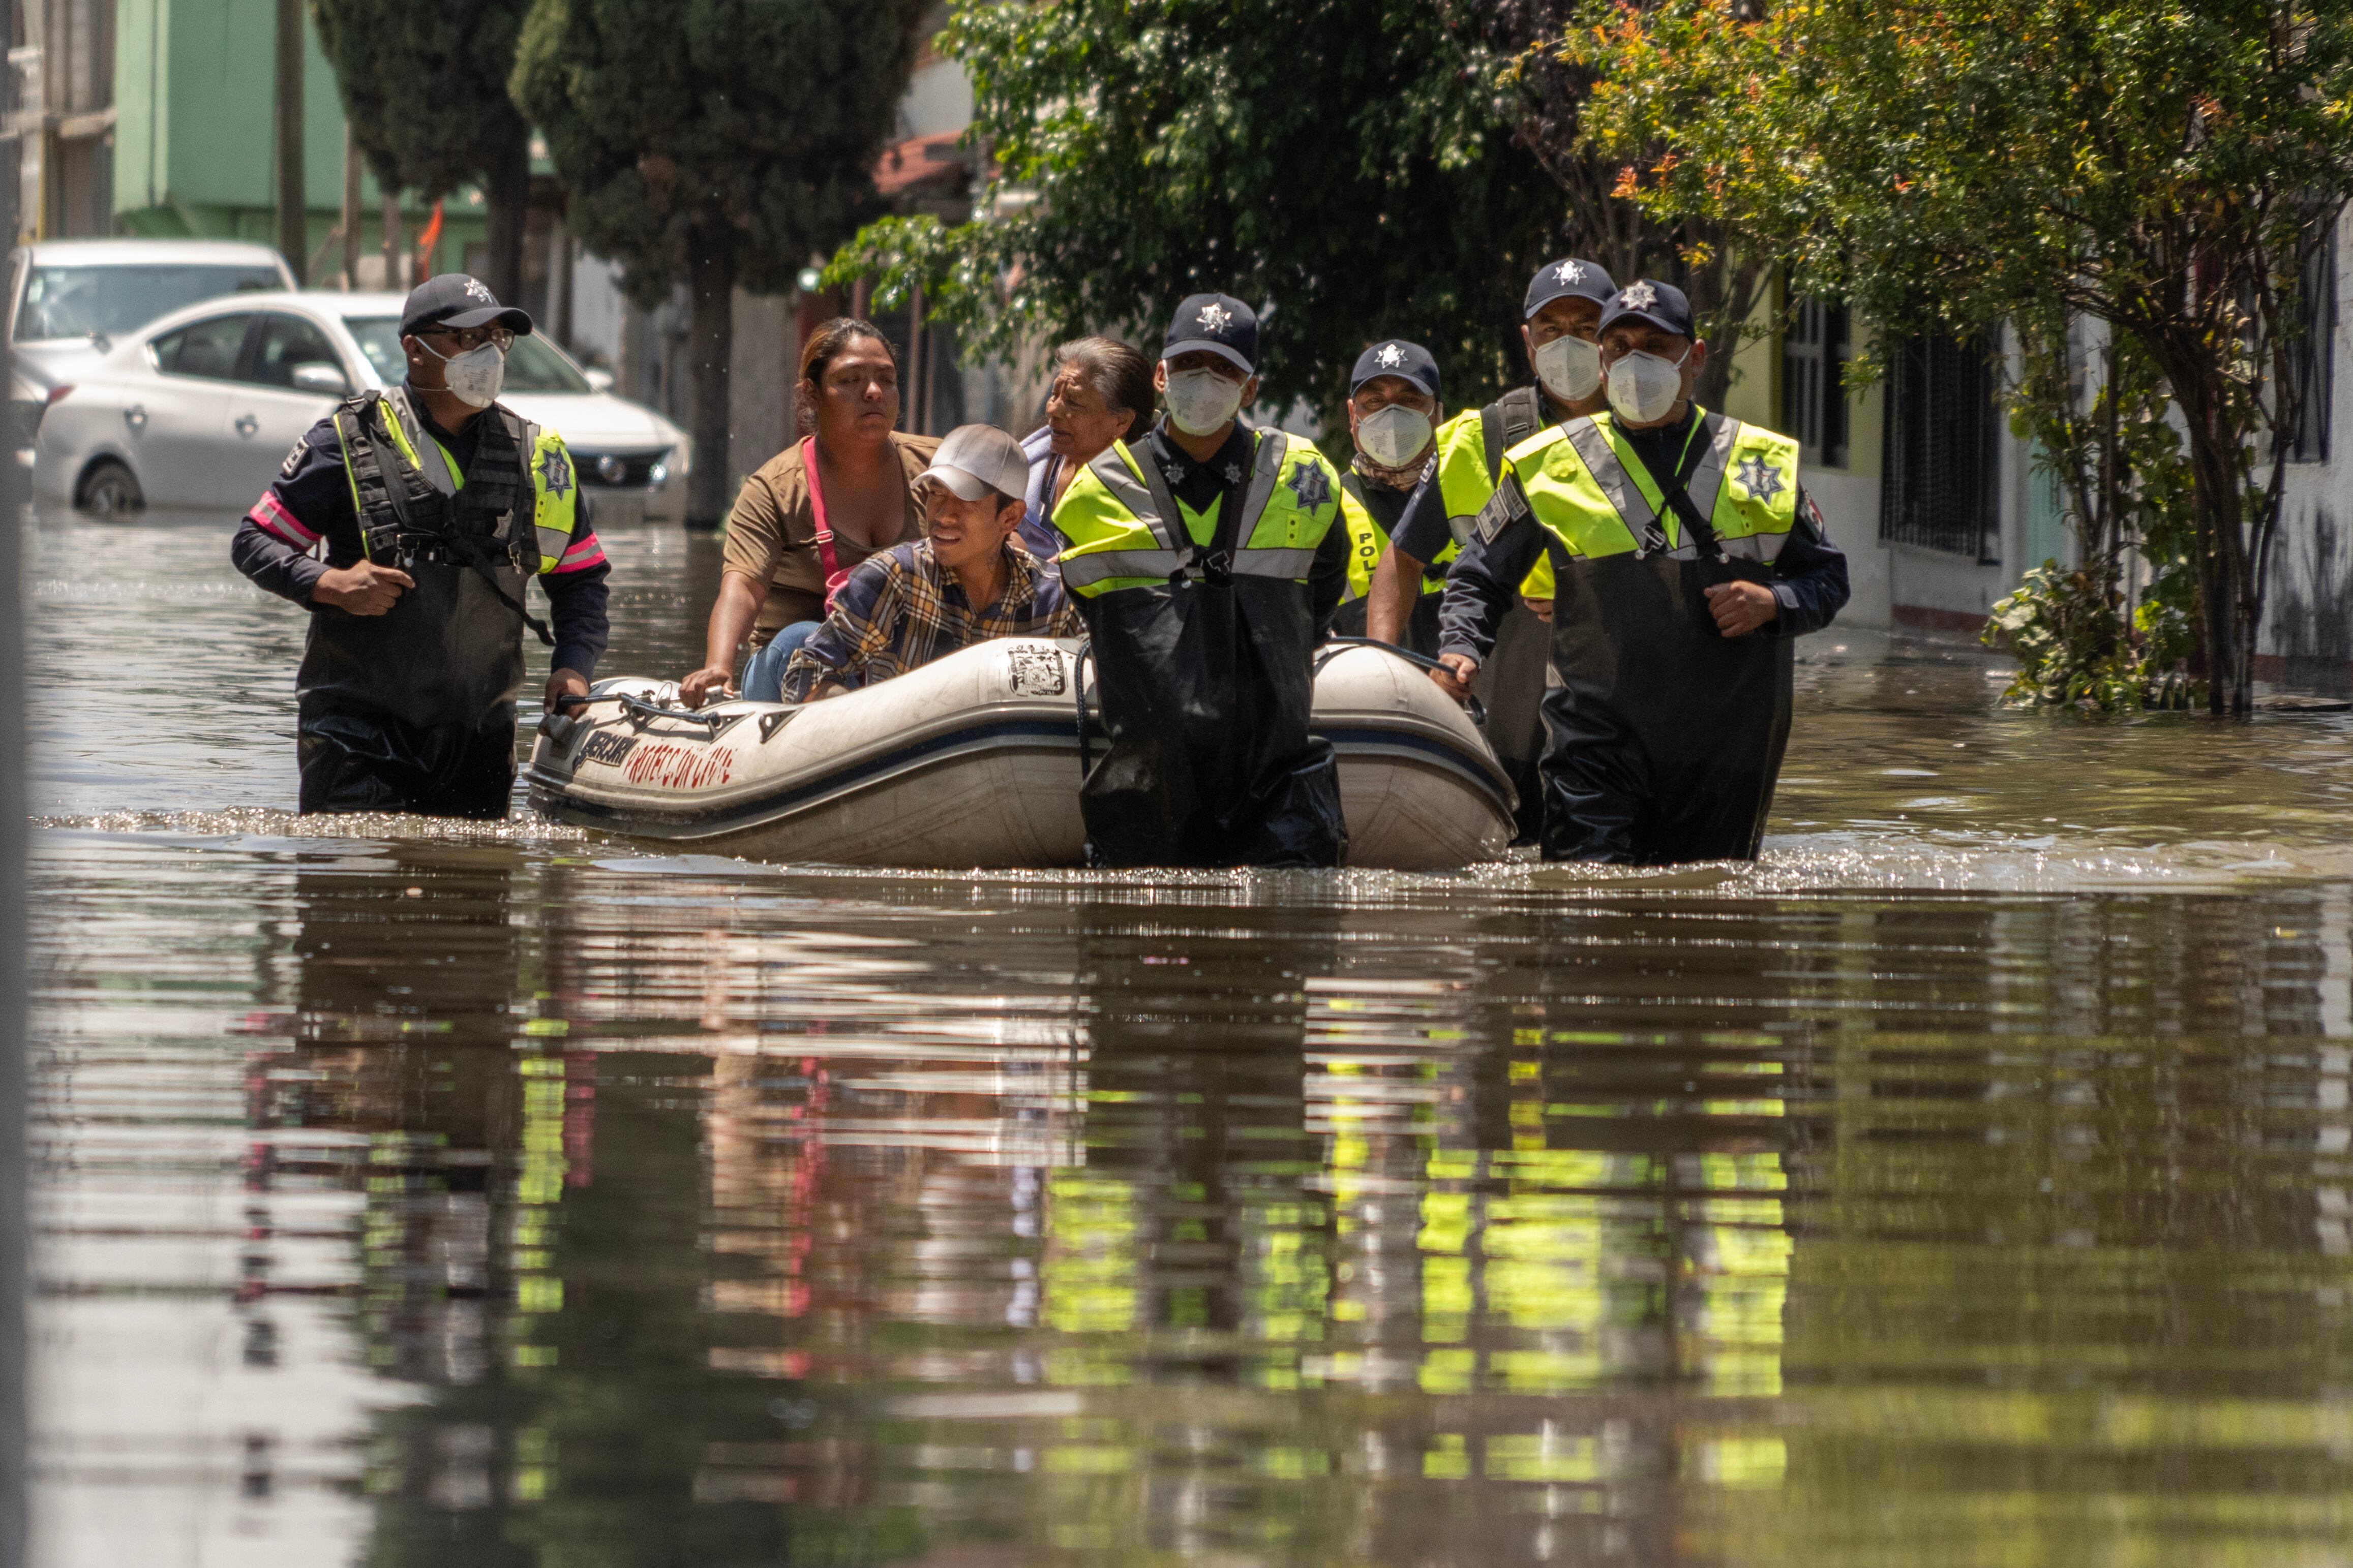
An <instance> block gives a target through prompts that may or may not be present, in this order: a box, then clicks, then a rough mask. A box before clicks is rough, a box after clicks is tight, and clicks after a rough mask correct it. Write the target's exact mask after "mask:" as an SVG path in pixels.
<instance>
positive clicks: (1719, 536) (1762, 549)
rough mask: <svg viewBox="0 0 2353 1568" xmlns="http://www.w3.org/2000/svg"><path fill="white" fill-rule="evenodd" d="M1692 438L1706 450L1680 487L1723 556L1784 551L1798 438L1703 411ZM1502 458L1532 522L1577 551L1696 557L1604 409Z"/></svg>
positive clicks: (1793, 509)
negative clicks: (1645, 551) (1648, 551)
mask: <svg viewBox="0 0 2353 1568" xmlns="http://www.w3.org/2000/svg"><path fill="white" fill-rule="evenodd" d="M1689 441H1690V442H1705V443H1706V444H1707V450H1706V452H1705V454H1704V456H1703V457H1702V458H1700V462H1699V466H1698V467H1697V468H1694V470H1693V472H1692V477H1691V480H1690V482H1689V483H1688V484H1686V485H1685V486H1684V487H1683V488H1684V489H1685V490H1686V491H1687V492H1688V493H1689V494H1690V496H1691V500H1692V504H1693V505H1694V507H1697V508H1699V509H1700V510H1702V511H1704V513H1705V514H1706V515H1707V520H1708V526H1709V527H1710V528H1711V529H1712V530H1714V531H1715V537H1716V541H1717V542H1718V543H1719V544H1720V545H1722V547H1723V549H1724V552H1725V554H1727V555H1731V556H1736V557H1738V558H1741V559H1744V560H1749V561H1770V560H1772V559H1774V557H1776V556H1778V555H1779V554H1780V553H1781V546H1782V545H1783V544H1784V543H1786V542H1788V537H1789V527H1790V525H1791V523H1793V522H1794V521H1796V520H1797V515H1798V443H1797V442H1795V441H1793V440H1791V439H1790V438H1789V437H1787V436H1778V435H1776V434H1774V433H1773V432H1772V431H1770V430H1767V429H1766V428H1764V427H1763V426H1757V425H1749V424H1746V423H1744V422H1742V421H1740V420H1738V419H1732V418H1727V417H1726V416H1723V415H1720V414H1709V413H1707V412H1706V411H1705V410H1702V411H1701V414H1700V417H1699V418H1698V419H1697V420H1696V421H1694V424H1693V426H1692V433H1691V436H1690V437H1689ZM1689 452H1690V445H1689V443H1686V445H1685V447H1684V453H1685V455H1686V456H1688V455H1689ZM1504 462H1505V463H1507V464H1509V465H1510V467H1511V470H1512V473H1513V475H1514V477H1515V478H1516V479H1518V480H1519V483H1520V490H1521V492H1522V493H1523V494H1524V495H1525V496H1526V498H1527V502H1528V509H1529V510H1530V511H1532V512H1534V513H1535V521H1536V522H1537V523H1538V524H1539V525H1540V526H1542V527H1543V528H1544V530H1545V531H1546V532H1547V533H1549V534H1551V535H1552V537H1553V539H1554V540H1555V541H1556V542H1558V543H1559V545H1560V546H1561V547H1562V548H1563V549H1564V550H1566V551H1567V552H1568V553H1569V554H1571V555H1580V556H1585V557H1588V558H1592V557H1597V556H1603V555H1624V554H1629V553H1632V552H1637V551H1640V550H1642V549H1643V548H1644V547H1645V546H1646V544H1647V546H1648V547H1649V548H1650V549H1651V550H1654V551H1660V552H1664V553H1667V554H1671V555H1673V556H1676V557H1678V558H1680V559H1683V560H1690V559H1692V558H1693V557H1694V556H1695V555H1697V554H1698V547H1697V545H1695V544H1694V543H1693V542H1691V541H1689V540H1687V539H1685V538H1684V537H1683V527H1682V524H1681V523H1680V522H1679V521H1677V520H1676V518H1675V515H1674V513H1673V512H1672V510H1668V508H1667V506H1666V503H1665V501H1664V500H1663V499H1662V496H1661V495H1660V493H1659V487H1658V485H1657V483H1656V482H1655V481H1653V480H1652V479H1651V476H1650V474H1649V473H1648V472H1647V471H1646V470H1645V469H1644V468H1643V467H1642V461H1641V458H1637V457H1636V456H1635V455H1634V452H1633V449H1632V448H1631V447H1629V446H1628V445H1627V444H1626V437H1625V436H1624V434H1623V433H1622V432H1620V430H1619V429H1618V426H1617V422H1616V420H1614V419H1613V418H1612V417H1611V416H1609V415H1608V414H1606V413H1605V414H1596V415H1594V416H1592V417H1590V418H1588V419H1573V420H1571V421H1569V422H1568V423H1567V424H1566V425H1558V426H1554V427H1553V428H1551V429H1549V430H1545V431H1541V432H1539V433H1538V434H1536V435H1535V436H1531V437H1528V439H1526V440H1525V441H1523V442H1521V443H1520V444H1519V445H1518V446H1516V447H1513V448H1512V449H1511V450H1510V451H1509V452H1508V453H1506V454H1504Z"/></svg>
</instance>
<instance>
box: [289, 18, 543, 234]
mask: <svg viewBox="0 0 2353 1568" xmlns="http://www.w3.org/2000/svg"><path fill="white" fill-rule="evenodd" d="M527 6H528V0H311V16H312V18H313V19H314V20H315V21H316V22H317V24H318V28H319V46H320V47H321V48H322V50H323V51H324V52H325V54H326V57H327V60H328V63H329V64H331V65H332V66H333V67H334V68H335V81H336V85H337V86H338V87H339V88H340V89H342V92H343V110H344V113H345V115H346V117H347V118H348V120H349V121H350V124H351V128H352V139H353V141H354V142H357V143H358V144H359V149H360V153H361V155H362V156H364V158H366V160H367V163H368V167H369V168H370V169H371V170H373V171H374V172H375V177H376V180H377V182H378V183H379V184H382V185H383V186H384V187H385V189H386V190H417V191H422V192H423V193H424V194H425V198H426V199H427V201H433V200H438V198H440V197H442V196H445V195H448V194H449V193H450V192H452V191H454V190H456V189H457V188H458V187H459V186H460V185H463V184H468V183H470V182H471V181H474V180H478V179H481V178H483V177H485V176H487V175H488V174H491V170H492V166H493V162H494V160H495V159H496V158H497V157H498V156H499V155H500V154H501V150H503V149H505V148H508V147H512V146H518V145H525V144H527V143H528V142H529V139H530V136H531V127H530V126H529V125H527V124H525V123H524V121H523V118H522V111H521V110H517V109H516V108H515V106H514V103H513V100H511V99H509V98H508V97H507V74H508V72H509V71H510V70H511V69H512V67H513V64H514V52H515V37H516V35H517V34H518V33H519V32H520V31H521V30H522V17H523V12H524V10H525V9H526V8H527Z"/></svg>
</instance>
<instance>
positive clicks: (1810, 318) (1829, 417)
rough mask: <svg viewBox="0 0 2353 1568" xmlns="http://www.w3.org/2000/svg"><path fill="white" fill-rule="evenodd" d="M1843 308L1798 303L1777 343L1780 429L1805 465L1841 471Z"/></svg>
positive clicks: (1843, 436)
mask: <svg viewBox="0 0 2353 1568" xmlns="http://www.w3.org/2000/svg"><path fill="white" fill-rule="evenodd" d="M1845 370H1846V307H1844V306H1843V305H1825V304H1822V303H1820V302H1819V301H1817V300H1803V301H1801V302H1800V303H1799V306H1798V310H1797V313H1796V316H1795V319H1794V320H1792V321H1791V322H1790V323H1789V331H1788V334H1787V335H1786V336H1785V337H1783V338H1782V340H1781V429H1782V431H1783V432H1784V433H1785V434H1787V435H1790V436H1794V437H1797V438H1798V444H1799V447H1801V448H1803V450H1804V454H1805V457H1806V459H1807V461H1809V462H1814V463H1820V464H1821V465H1822V466H1823V467H1824V468H1845V467H1846V458H1847V453H1846V379H1845Z"/></svg>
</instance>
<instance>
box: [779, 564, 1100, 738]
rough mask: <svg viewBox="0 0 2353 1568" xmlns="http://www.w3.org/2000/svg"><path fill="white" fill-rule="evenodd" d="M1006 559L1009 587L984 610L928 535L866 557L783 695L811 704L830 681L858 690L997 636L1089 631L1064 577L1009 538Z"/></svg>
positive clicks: (795, 663)
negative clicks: (970, 597) (972, 602)
mask: <svg viewBox="0 0 2353 1568" xmlns="http://www.w3.org/2000/svg"><path fill="white" fill-rule="evenodd" d="M1005 557H1006V563H1007V564H1008V566H1009V567H1010V568H1011V571H1010V573H1009V574H1008V576H1007V578H1006V583H1005V592H1004V594H1003V595H1001V596H1000V597H999V598H998V599H997V603H995V604H993V605H989V606H988V607H987V609H986V610H984V611H982V612H980V613H979V614H975V613H974V611H973V608H972V605H970V604H969V603H967V602H966V601H965V596H964V589H963V588H962V587H961V586H959V585H958V584H957V583H956V580H955V578H954V577H952V576H950V575H949V574H947V573H946V572H944V571H943V570H942V569H941V567H940V563H939V561H938V560H937V558H935V557H934V555H933V554H932V543H931V541H930V540H928V539H919V540H917V541H915V542H913V543H912V544H902V545H899V546H897V547H896V548H894V549H891V550H886V551H884V552H881V554H879V555H875V556H871V557H869V558H868V559H867V560H865V561H863V562H860V563H859V564H858V565H857V566H856V567H855V568H854V569H852V571H851V572H850V574H849V580H848V581H847V582H845V583H843V584H842V585H841V592H840V593H839V595H836V596H835V598H834V601H833V611H832V613H831V614H830V615H828V616H826V618H825V625H823V626H819V627H818V629H817V630H816V631H815V632H813V633H812V634H810V637H809V640H808V641H807V642H806V643H803V644H802V645H801V648H800V651H799V652H798V653H796V654H795V655H793V658H792V662H791V663H789V664H787V665H786V666H785V689H784V697H785V700H786V701H787V702H806V701H807V700H808V699H809V693H810V692H812V691H814V690H816V689H817V688H818V685H819V684H820V683H821V682H825V681H832V682H834V683H835V684H837V685H839V686H845V687H849V688H850V689H853V690H854V689H859V688H862V687H867V686H872V685H874V684H875V683H877V682H878V681H884V680H888V679H891V678H892V676H894V675H904V674H905V673H906V672H907V671H909V670H911V669H913V668H917V667H918V666H920V665H926V664H929V663H931V662H932V660H934V659H935V658H944V657H945V656H946V655H948V654H952V653H954V652H955V651H956V650H957V649H958V648H962V647H970V646H971V645H972V644H974V643H976V642H985V641H987V639H988V638H990V637H1083V636H1085V635H1086V623H1085V622H1084V621H1082V620H1081V619H1080V618H1079V612H1078V608H1077V606H1075V605H1072V604H1071V601H1070V600H1069V599H1068V598H1067V597H1065V596H1064V595H1063V592H1062V578H1061V574H1060V573H1057V572H1051V571H1048V570H1046V569H1044V568H1042V567H1040V566H1039V564H1038V561H1037V558H1036V557H1035V556H1033V555H1031V554H1030V553H1029V552H1028V551H1027V550H1024V549H1023V548H1021V546H1020V545H1019V544H1018V543H1016V542H1013V541H1012V540H1009V539H1008V540H1007V541H1006V542H1005Z"/></svg>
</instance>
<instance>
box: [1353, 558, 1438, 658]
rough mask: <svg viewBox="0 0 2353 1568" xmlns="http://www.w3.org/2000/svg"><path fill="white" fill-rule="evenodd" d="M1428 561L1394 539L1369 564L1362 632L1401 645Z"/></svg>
mask: <svg viewBox="0 0 2353 1568" xmlns="http://www.w3.org/2000/svg"><path fill="white" fill-rule="evenodd" d="M1429 574H1430V563H1428V562H1426V561H1421V560H1418V559H1416V558H1415V557H1414V556H1411V555H1409V554H1407V553H1406V552H1405V550H1404V549H1403V548H1402V547H1401V546H1400V545H1399V544H1398V542H1397V541H1396V540H1394V539H1392V540H1390V541H1389V547H1388V549H1387V550H1385V551H1383V552H1381V558H1380V560H1378V561H1377V562H1375V563H1374V564H1373V581H1372V584H1371V586H1369V587H1367V588H1366V590H1365V635H1366V637H1370V638H1372V639H1373V640H1374V641H1375V642H1385V643H1388V644H1390V645H1391V646H1392V647H1403V646H1404V643H1405V629H1406V627H1407V626H1409V625H1411V624H1412V622H1413V610H1414V605H1416V604H1418V603H1419V601H1420V599H1421V584H1422V581H1423V579H1424V578H1425V577H1427V576H1428V575H1429Z"/></svg>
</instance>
